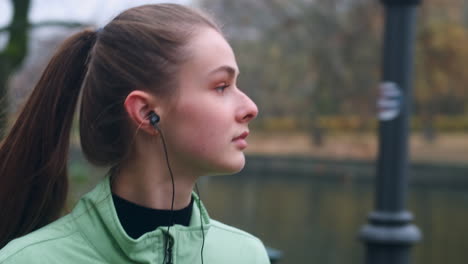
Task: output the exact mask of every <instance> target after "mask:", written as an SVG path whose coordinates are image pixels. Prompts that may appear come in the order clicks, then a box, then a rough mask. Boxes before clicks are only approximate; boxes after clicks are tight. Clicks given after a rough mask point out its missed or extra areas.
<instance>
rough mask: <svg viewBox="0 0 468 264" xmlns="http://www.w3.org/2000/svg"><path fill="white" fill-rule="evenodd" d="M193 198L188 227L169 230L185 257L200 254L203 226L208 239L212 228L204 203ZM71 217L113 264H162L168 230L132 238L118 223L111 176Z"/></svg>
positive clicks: (175, 246)
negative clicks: (141, 263)
mask: <svg viewBox="0 0 468 264" xmlns="http://www.w3.org/2000/svg"><path fill="white" fill-rule="evenodd" d="M192 196H193V198H194V203H193V209H192V216H191V218H190V224H189V226H181V225H174V226H172V227H171V228H170V231H169V233H170V236H171V237H172V238H173V239H174V243H175V244H174V248H175V249H176V250H177V251H176V254H181V255H184V256H190V255H192V254H199V253H200V247H198V246H195V245H197V244H199V245H200V246H201V243H202V231H201V229H202V227H201V226H203V230H204V232H205V236H206V233H207V232H208V230H209V228H210V226H211V223H210V217H209V215H208V212H207V211H206V209H205V207H204V206H203V204H202V202H201V200H200V199H199V197H198V196H197V195H196V194H195V193H192ZM71 214H72V216H73V218H74V220H75V223H76V224H77V226H78V228H79V230H80V232H81V233H82V235H83V236H84V238H85V239H86V240H87V241H88V242H89V243H90V244H91V245H92V246H93V247H94V248H95V249H96V250H97V251H98V252H99V253H101V255H102V257H103V258H104V259H106V260H107V261H109V262H110V263H122V262H125V261H127V262H128V261H133V262H145V263H153V262H154V263H161V262H162V260H163V258H164V245H165V236H164V234H165V233H167V227H158V228H157V229H155V230H154V231H151V232H148V233H146V234H144V235H143V236H141V237H139V238H138V239H133V238H131V237H129V236H128V235H127V234H126V233H125V231H124V229H123V227H122V225H121V224H120V222H119V219H118V216H117V212H116V210H115V206H114V202H113V199H112V193H111V189H110V179H109V177H108V176H107V177H106V178H105V180H104V181H102V182H101V183H99V184H98V185H97V186H96V188H94V190H92V191H91V192H90V193H88V194H87V195H85V196H84V197H82V198H81V199H80V201H79V202H78V204H77V205H76V207H75V208H74V209H73V211H72V213H71ZM200 215H201V217H200ZM184 245H185V246H184Z"/></svg>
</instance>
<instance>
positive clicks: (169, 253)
mask: <svg viewBox="0 0 468 264" xmlns="http://www.w3.org/2000/svg"><path fill="white" fill-rule="evenodd" d="M167 243H169V246H168V247H167V249H166V256H167V261H166V264H172V247H173V246H174V240H173V238H172V237H171V236H169V235H168V236H167Z"/></svg>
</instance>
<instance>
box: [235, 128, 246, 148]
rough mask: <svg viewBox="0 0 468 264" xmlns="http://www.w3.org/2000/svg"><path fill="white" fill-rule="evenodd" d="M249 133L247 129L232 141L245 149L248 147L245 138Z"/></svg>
mask: <svg viewBox="0 0 468 264" xmlns="http://www.w3.org/2000/svg"><path fill="white" fill-rule="evenodd" d="M248 135H249V132H248V131H245V132H243V133H242V134H240V136H237V137H235V138H233V139H232V141H233V142H234V143H235V144H236V146H237V147H238V148H239V149H241V150H243V149H245V148H246V147H247V145H248V144H247V141H246V140H245V138H246V137H247V136H248Z"/></svg>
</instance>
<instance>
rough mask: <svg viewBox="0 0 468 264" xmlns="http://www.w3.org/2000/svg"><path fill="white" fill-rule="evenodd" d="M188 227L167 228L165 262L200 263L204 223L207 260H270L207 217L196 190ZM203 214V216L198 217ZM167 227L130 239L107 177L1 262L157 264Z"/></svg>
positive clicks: (254, 243) (13, 246) (259, 247)
mask: <svg viewBox="0 0 468 264" xmlns="http://www.w3.org/2000/svg"><path fill="white" fill-rule="evenodd" d="M193 196H194V203H193V210H192V216H191V220H190V224H189V226H181V225H174V226H172V227H171V228H170V231H169V233H170V238H169V240H170V241H171V242H173V243H172V248H171V250H170V251H171V254H169V255H167V258H166V263H173V264H196V263H201V258H200V250H201V246H202V231H201V228H200V225H203V229H204V232H205V245H204V250H203V259H204V263H205V264H231V263H232V264H248V263H252V264H254V263H255V264H265V263H270V262H269V260H268V256H267V253H266V250H265V247H264V246H263V244H262V242H261V241H260V240H259V239H257V238H256V237H254V236H252V235H250V234H248V233H246V232H243V231H240V230H238V229H236V228H233V227H230V226H227V225H224V224H222V223H220V222H218V221H215V220H212V219H210V217H209V216H208V213H207V211H206V209H205V208H204V206H203V205H202V203H201V202H200V203H199V199H198V197H197V196H196V195H195V194H194V195H193ZM200 214H201V219H200ZM166 231H167V227H164V228H163V227H159V228H157V229H156V230H154V231H152V232H149V233H146V234H144V235H143V236H141V237H140V238H138V239H136V240H135V239H132V238H131V237H129V236H128V235H127V234H126V233H125V231H124V230H123V228H122V226H121V225H120V222H119V220H118V217H117V213H116V211H115V207H114V203H113V200H112V195H111V191H110V184H109V178H108V177H106V180H105V181H103V182H101V183H100V184H98V186H96V188H95V189H94V190H93V191H91V192H90V193H88V194H87V195H85V196H84V197H82V198H81V199H80V201H79V202H78V204H77V205H76V207H75V208H74V209H73V211H72V212H71V213H70V214H68V215H66V216H64V217H62V218H60V219H59V220H57V221H55V222H53V223H51V224H49V225H47V226H45V227H43V228H41V229H39V230H37V231H35V232H33V233H30V234H28V235H26V236H24V237H21V238H18V239H15V240H13V241H11V242H10V243H9V244H8V245H6V246H5V247H4V248H3V249H2V250H0V263H1V264H39V263H40V264H45V263H47V264H55V263H57V264H65V263H66V264H73V263H80V264H84V263H112V264H118V263H147V264H150V263H155V264H162V263H163V260H164V244H165V239H166V238H167V236H165V235H164V233H165V232H166Z"/></svg>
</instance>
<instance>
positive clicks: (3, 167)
mask: <svg viewBox="0 0 468 264" xmlns="http://www.w3.org/2000/svg"><path fill="white" fill-rule="evenodd" d="M95 41H96V33H95V32H94V31H92V30H84V31H81V32H79V33H77V34H75V35H73V36H72V37H70V38H68V39H67V40H66V41H65V42H64V43H63V45H62V46H61V47H60V48H59V50H58V51H57V52H56V54H55V55H54V56H53V57H52V59H51V61H50V62H49V64H48V65H47V67H46V69H45V70H44V72H43V74H42V76H41V79H40V80H39V82H38V83H37V85H36V87H35V88H34V90H33V92H32V94H31V96H30V97H29V99H28V100H27V102H26V103H25V105H24V107H23V109H22V111H21V112H20V114H19V117H18V119H17V120H16V122H15V123H14V125H13V127H12V129H11V131H10V132H9V133H8V135H7V136H6V137H5V139H4V141H3V142H2V143H1V144H0V248H2V247H3V246H5V245H6V244H7V243H8V242H9V241H11V240H12V239H14V238H17V237H20V236H22V235H25V234H27V233H30V232H32V231H34V230H36V229H38V228H40V227H42V226H44V225H46V224H48V223H50V222H52V221H53V220H55V219H57V218H58V217H59V216H60V214H61V211H62V209H63V207H64V205H65V201H66V197H67V191H68V179H67V160H68V149H69V144H70V128H71V125H72V121H73V116H74V112H75V108H76V105H77V101H78V97H79V94H80V88H81V86H82V83H83V79H84V78H85V75H86V72H87V64H88V59H89V58H88V57H89V54H90V50H91V49H92V47H93V46H94V42H95Z"/></svg>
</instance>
